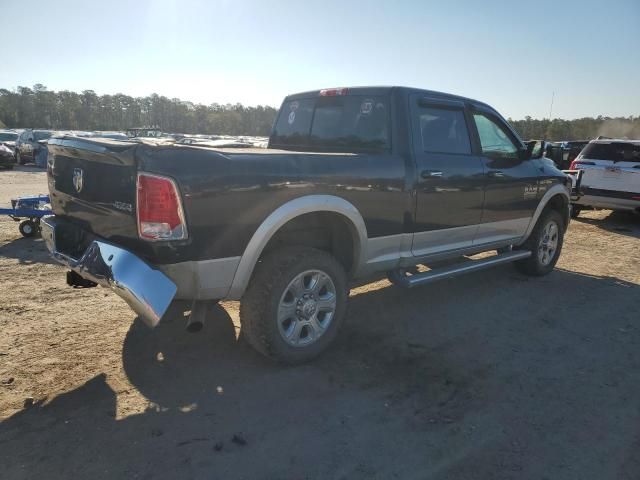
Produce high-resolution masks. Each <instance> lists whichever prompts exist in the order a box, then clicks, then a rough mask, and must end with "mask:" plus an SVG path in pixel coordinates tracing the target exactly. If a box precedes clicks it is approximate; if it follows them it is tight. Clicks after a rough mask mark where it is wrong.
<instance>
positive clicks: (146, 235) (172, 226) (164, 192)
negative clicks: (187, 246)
mask: <svg viewBox="0 0 640 480" xmlns="http://www.w3.org/2000/svg"><path fill="white" fill-rule="evenodd" d="M136 210H137V213H138V235H139V236H140V238H142V239H144V240H150V241H162V240H165V241H167V240H184V239H186V238H187V225H186V223H185V220H184V213H183V210H182V202H181V200H180V194H179V192H178V188H177V186H176V184H175V182H174V181H173V180H172V179H170V178H167V177H162V176H159V175H151V174H149V173H139V174H138V196H137V209H136Z"/></svg>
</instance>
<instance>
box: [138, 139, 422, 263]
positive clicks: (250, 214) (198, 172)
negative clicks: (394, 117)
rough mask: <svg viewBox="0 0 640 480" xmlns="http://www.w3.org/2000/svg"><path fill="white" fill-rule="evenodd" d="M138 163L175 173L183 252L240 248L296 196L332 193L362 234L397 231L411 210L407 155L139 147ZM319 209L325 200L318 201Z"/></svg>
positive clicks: (209, 253)
mask: <svg viewBox="0 0 640 480" xmlns="http://www.w3.org/2000/svg"><path fill="white" fill-rule="evenodd" d="M139 155H140V156H139V162H140V165H139V169H140V170H142V171H148V172H153V173H157V174H161V175H168V176H171V177H173V178H175V179H176V180H177V181H178V184H179V186H180V189H181V194H182V196H183V198H184V209H185V215H186V216H187V223H188V228H189V238H190V241H189V245H188V246H184V247H182V248H181V250H182V252H183V253H182V254H181V257H184V258H183V259H189V260H202V259H210V258H222V257H232V256H238V255H242V253H243V252H244V249H245V248H246V246H247V244H248V243H249V240H250V239H251V237H252V235H253V234H254V232H255V231H256V230H257V228H258V226H259V225H260V224H261V223H262V222H263V221H264V220H265V219H266V218H267V216H268V215H269V214H270V213H272V212H273V211H274V210H276V209H277V208H278V207H280V206H281V205H283V204H285V203H287V202H288V201H290V200H293V199H295V198H298V197H302V196H306V195H315V194H328V195H336V196H338V197H341V198H344V199H345V200H347V201H348V202H350V203H352V204H353V205H354V206H355V207H356V208H357V209H358V210H359V212H360V213H361V215H362V217H363V219H364V222H365V225H366V228H367V235H368V237H369V238H371V237H380V236H385V235H394V234H398V233H402V232H403V229H404V228H405V220H406V218H407V216H408V218H410V216H411V212H412V206H411V193H410V191H409V189H407V188H406V178H405V171H406V169H405V160H404V159H403V158H401V157H400V156H397V155H394V154H392V153H381V154H334V153H322V154H314V153H296V152H289V151H280V150H260V151H246V150H240V151H239V150H235V151H212V150H207V149H204V148H198V147H190V146H184V147H182V146H173V147H169V148H166V149H162V148H147V149H144V148H141V149H140V150H139ZM318 209H319V210H321V209H322V206H321V205H319V206H318Z"/></svg>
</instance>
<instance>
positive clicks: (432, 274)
mask: <svg viewBox="0 0 640 480" xmlns="http://www.w3.org/2000/svg"><path fill="white" fill-rule="evenodd" d="M530 256H531V252H530V251H528V250H515V251H511V252H506V253H502V254H500V255H495V256H493V257H489V258H483V259H481V260H471V261H468V262H464V263H462V264H457V265H451V266H448V267H442V268H437V269H434V270H429V271H427V272H422V273H416V274H414V275H406V274H404V273H402V272H401V271H399V270H393V271H391V272H389V275H388V278H389V281H390V282H391V283H393V284H395V285H398V286H399V287H404V288H412V287H416V286H418V285H424V284H426V283H431V282H436V281H438V280H443V279H445V278H452V277H456V276H458V275H463V274H465V273H471V272H476V271H478V270H483V269H485V268H489V267H494V266H496V265H501V264H503V263H509V262H514V261H516V260H522V259H523V258H528V257H530Z"/></svg>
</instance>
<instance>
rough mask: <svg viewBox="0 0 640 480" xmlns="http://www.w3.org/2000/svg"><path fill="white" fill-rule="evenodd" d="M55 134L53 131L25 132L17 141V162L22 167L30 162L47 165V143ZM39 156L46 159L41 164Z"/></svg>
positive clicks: (29, 130) (30, 130)
mask: <svg viewBox="0 0 640 480" xmlns="http://www.w3.org/2000/svg"><path fill="white" fill-rule="evenodd" d="M53 134H54V132H53V131H52V130H32V129H30V128H29V129H26V130H24V131H23V132H22V133H21V134H20V136H18V139H17V141H16V162H17V163H18V164H20V165H24V164H25V163H27V162H30V161H31V162H36V164H38V163H40V166H44V165H46V149H47V141H48V140H49V138H51V136H52V135H53ZM38 155H42V156H43V157H44V159H41V161H40V162H38V160H39V159H38Z"/></svg>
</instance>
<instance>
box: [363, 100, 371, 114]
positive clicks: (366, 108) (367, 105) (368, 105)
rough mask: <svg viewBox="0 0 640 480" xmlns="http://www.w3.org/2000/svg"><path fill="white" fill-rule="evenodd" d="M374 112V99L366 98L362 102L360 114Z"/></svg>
mask: <svg viewBox="0 0 640 480" xmlns="http://www.w3.org/2000/svg"><path fill="white" fill-rule="evenodd" d="M371 112H373V100H365V101H364V102H362V103H361V104H360V114H362V115H369V114H370V113H371Z"/></svg>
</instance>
